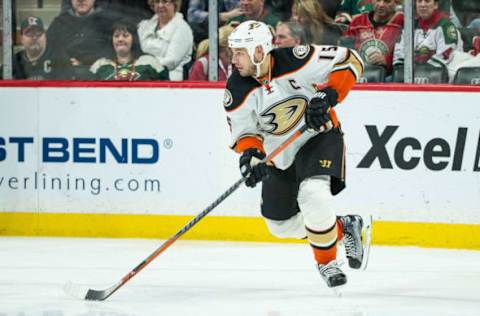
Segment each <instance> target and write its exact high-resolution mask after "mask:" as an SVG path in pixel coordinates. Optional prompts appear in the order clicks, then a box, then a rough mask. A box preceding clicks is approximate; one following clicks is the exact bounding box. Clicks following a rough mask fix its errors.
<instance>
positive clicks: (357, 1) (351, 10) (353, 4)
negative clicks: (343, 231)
mask: <svg viewBox="0 0 480 316" xmlns="http://www.w3.org/2000/svg"><path fill="white" fill-rule="evenodd" d="M372 10H373V0H342V2H341V3H340V7H339V8H338V11H337V14H336V16H335V22H337V23H342V24H350V22H351V21H352V17H353V16H354V15H357V14H359V13H366V12H367V13H368V12H370V11H372Z"/></svg>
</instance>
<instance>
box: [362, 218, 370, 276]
mask: <svg viewBox="0 0 480 316" xmlns="http://www.w3.org/2000/svg"><path fill="white" fill-rule="evenodd" d="M372 229H373V217H372V215H368V216H367V217H366V218H365V222H364V223H363V231H362V235H363V236H362V241H363V260H362V265H361V266H360V269H361V270H362V271H365V269H367V266H368V259H369V257H370V245H371V243H372Z"/></svg>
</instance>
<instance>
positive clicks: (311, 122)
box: [305, 88, 338, 131]
mask: <svg viewBox="0 0 480 316" xmlns="http://www.w3.org/2000/svg"><path fill="white" fill-rule="evenodd" d="M337 97H338V95H337V92H336V91H335V90H333V89H332V88H325V89H323V90H320V91H318V92H317V93H315V94H314V95H313V97H312V99H311V100H310V102H309V103H308V106H307V110H306V111H305V123H306V124H307V126H308V127H309V128H312V129H314V130H316V131H318V130H320V128H321V127H322V126H323V125H325V124H326V123H328V122H329V121H330V120H331V119H332V118H331V116H330V108H331V107H334V106H335V105H337Z"/></svg>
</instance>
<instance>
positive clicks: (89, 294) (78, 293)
mask: <svg viewBox="0 0 480 316" xmlns="http://www.w3.org/2000/svg"><path fill="white" fill-rule="evenodd" d="M307 129H308V128H307V126H306V125H303V126H302V127H301V128H300V129H298V130H297V131H296V132H295V133H294V134H293V135H292V136H290V137H289V138H288V139H286V140H285V141H284V142H283V143H282V144H280V146H278V147H277V149H275V150H274V151H273V152H272V153H270V154H269V155H268V156H267V157H266V158H265V159H264V162H270V161H271V160H272V159H273V158H275V157H276V156H277V155H278V154H279V153H281V152H282V151H283V150H284V149H285V148H287V147H288V146H289V145H290V144H291V143H292V142H294V141H295V140H296V139H297V138H299V137H300V136H301V135H302V134H303V133H304V132H305V131H306V130H307ZM245 180H246V178H243V177H242V178H241V179H239V180H237V181H236V182H235V183H234V184H233V185H232V186H231V187H230V188H228V189H227V190H226V191H225V192H224V193H223V194H222V195H220V197H218V198H217V199H216V200H215V201H214V202H213V203H212V204H210V205H209V206H208V207H207V208H206V209H205V210H203V211H202V212H201V213H200V214H198V215H197V216H196V217H195V218H194V219H192V220H191V221H190V222H189V223H188V224H186V225H185V226H183V228H182V229H180V230H179V231H178V232H177V233H176V234H175V235H174V236H172V237H170V239H168V240H167V241H165V242H164V243H163V244H162V245H161V246H160V247H158V248H157V249H156V250H155V251H154V252H153V253H152V254H150V255H149V256H148V257H147V258H146V259H144V260H143V261H142V262H140V264H138V265H137V266H136V267H135V268H133V270H131V271H130V272H128V273H127V274H126V275H125V276H124V277H123V278H122V279H121V280H120V281H119V282H117V283H116V284H114V285H112V286H111V287H109V288H106V289H104V290H94V289H87V290H86V292H85V290H84V289H80V288H78V287H77V286H75V285H74V284H72V283H67V284H65V286H64V290H65V291H66V292H67V293H68V294H70V295H72V296H75V297H80V298H81V299H85V300H90V301H103V300H106V299H107V298H108V297H110V296H111V295H112V294H113V293H115V292H116V291H117V290H118V289H119V288H121V287H122V286H123V285H125V283H127V282H128V281H129V280H130V279H131V278H133V277H134V276H135V275H137V274H138V273H139V272H140V271H142V270H143V268H145V267H146V266H147V265H148V264H149V263H150V262H152V261H153V260H154V259H155V258H156V257H158V256H159V255H160V254H161V253H162V252H164V251H165V250H166V249H167V248H168V247H170V246H171V245H172V244H173V243H174V242H175V241H176V240H177V239H178V238H180V236H182V235H183V234H185V233H186V232H187V231H188V230H190V228H192V227H193V226H194V225H195V224H197V223H198V222H199V221H200V220H201V219H202V218H204V217H205V216H207V214H208V213H210V212H211V211H212V210H213V209H214V208H215V207H217V206H218V205H219V204H220V203H222V202H223V201H224V200H225V199H226V198H227V197H228V196H229V195H230V194H232V193H233V192H235V191H236V190H237V189H238V188H239V187H240V185H241V184H242V183H243V182H245Z"/></svg>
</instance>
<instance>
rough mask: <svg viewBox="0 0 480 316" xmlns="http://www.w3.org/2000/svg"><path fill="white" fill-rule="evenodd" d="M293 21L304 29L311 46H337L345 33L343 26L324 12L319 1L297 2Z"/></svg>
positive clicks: (306, 0) (297, 0)
mask: <svg viewBox="0 0 480 316" xmlns="http://www.w3.org/2000/svg"><path fill="white" fill-rule="evenodd" d="M292 20H293V21H295V22H297V23H298V24H300V25H301V26H302V27H303V28H304V30H305V37H306V39H307V43H309V44H317V45H337V44H338V41H339V39H340V37H341V36H342V33H343V30H342V28H341V26H340V25H338V24H336V23H335V22H334V21H333V20H332V18H330V17H329V16H328V15H327V14H326V13H325V11H323V8H322V6H321V5H320V3H319V2H318V0H295V1H294V2H293V6H292Z"/></svg>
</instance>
